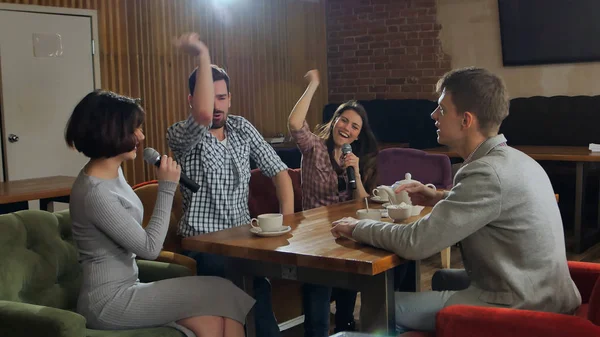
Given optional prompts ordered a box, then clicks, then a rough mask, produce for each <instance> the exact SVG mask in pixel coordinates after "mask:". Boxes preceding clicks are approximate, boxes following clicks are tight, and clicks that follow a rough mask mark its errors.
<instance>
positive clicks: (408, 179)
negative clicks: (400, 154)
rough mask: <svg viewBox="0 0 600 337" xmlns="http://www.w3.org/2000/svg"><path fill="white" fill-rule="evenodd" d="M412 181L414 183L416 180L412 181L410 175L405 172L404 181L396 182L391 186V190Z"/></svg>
mask: <svg viewBox="0 0 600 337" xmlns="http://www.w3.org/2000/svg"><path fill="white" fill-rule="evenodd" d="M413 181H415V182H416V180H412V175H411V174H410V173H408V172H407V173H406V174H404V180H400V181H396V182H395V183H394V185H393V188H396V187H397V186H398V185H402V184H408V183H410V182H413Z"/></svg>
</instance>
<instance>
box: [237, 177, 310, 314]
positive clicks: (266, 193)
mask: <svg viewBox="0 0 600 337" xmlns="http://www.w3.org/2000/svg"><path fill="white" fill-rule="evenodd" d="M288 174H289V175H290V178H292V186H293V188H294V212H301V211H302V187H301V185H300V180H301V179H300V169H288ZM248 208H249V210H250V216H251V217H253V218H255V217H257V216H258V215H260V214H264V213H279V200H278V199H277V192H276V190H275V184H273V180H271V178H269V177H266V176H265V175H263V174H262V172H261V171H260V169H254V170H252V171H251V173H250V192H249V195H248ZM270 281H271V288H272V296H271V297H272V298H273V312H274V313H275V317H276V318H277V321H278V322H279V323H282V322H285V321H288V320H291V319H294V318H296V317H298V316H300V315H302V284H301V283H298V282H296V281H290V280H281V279H271V280H270Z"/></svg>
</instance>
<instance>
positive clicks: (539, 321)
mask: <svg viewBox="0 0 600 337" xmlns="http://www.w3.org/2000/svg"><path fill="white" fill-rule="evenodd" d="M569 270H570V272H571V277H572V278H573V281H574V282H575V284H576V285H577V288H578V289H579V292H580V293H581V299H582V305H581V307H580V308H579V310H578V311H577V313H576V314H575V315H573V316H571V315H561V314H554V313H547V312H537V311H529V310H515V309H504V308H484V307H476V306H468V305H453V306H449V307H446V308H444V309H442V310H441V311H440V312H439V313H438V315H437V319H436V332H435V336H436V337H455V336H456V337H458V336H460V337H476V336H477V337H479V336H486V337H507V336H510V337H520V336H523V337H532V336H544V337H563V336H564V337H571V336H577V337H592V336H596V337H597V336H600V264H598V263H588V262H575V261H569ZM401 336H402V337H408V336H415V337H416V336H423V337H424V336H433V334H426V333H415V332H411V333H406V334H403V335H401Z"/></svg>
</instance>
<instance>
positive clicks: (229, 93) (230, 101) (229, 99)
mask: <svg viewBox="0 0 600 337" xmlns="http://www.w3.org/2000/svg"><path fill="white" fill-rule="evenodd" d="M228 108H231V93H229V106H228Z"/></svg>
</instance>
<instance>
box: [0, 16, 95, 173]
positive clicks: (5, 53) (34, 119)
mask: <svg viewBox="0 0 600 337" xmlns="http://www.w3.org/2000/svg"><path fill="white" fill-rule="evenodd" d="M0 72H1V75H2V77H1V82H0V87H1V88H2V93H1V95H2V97H1V99H2V105H1V106H0V108H1V109H2V117H3V127H2V146H3V151H4V154H5V156H4V161H5V162H4V165H3V169H4V176H5V177H6V179H7V180H10V181H13V180H20V179H28V178H37V177H47V176H53V175H70V176H76V175H77V173H78V172H79V170H80V169H81V167H82V166H83V165H84V164H85V163H86V161H87V160H86V158H85V157H84V156H83V155H81V154H79V153H78V152H77V151H74V150H71V149H69V148H68V147H67V146H66V144H65V141H64V129H65V126H66V123H67V121H68V119H69V116H70V115H71V112H72V111H73V108H74V107H75V105H76V104H77V103H78V102H79V101H80V100H81V99H82V98H83V97H84V96H85V95H86V94H87V93H89V92H90V91H92V90H94V89H95V86H94V64H93V56H92V21H91V18H90V17H87V16H75V15H62V14H48V13H34V12H18V11H9V10H0ZM17 137H18V140H17Z"/></svg>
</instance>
